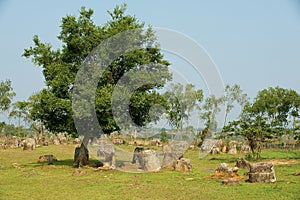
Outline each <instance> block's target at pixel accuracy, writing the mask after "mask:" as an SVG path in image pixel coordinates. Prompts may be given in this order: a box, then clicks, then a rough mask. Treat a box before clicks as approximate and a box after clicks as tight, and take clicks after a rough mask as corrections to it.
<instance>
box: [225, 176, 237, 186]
mask: <svg viewBox="0 0 300 200" xmlns="http://www.w3.org/2000/svg"><path fill="white" fill-rule="evenodd" d="M222 184H223V185H238V184H239V181H238V180H237V179H236V178H229V179H228V180H223V181H222Z"/></svg>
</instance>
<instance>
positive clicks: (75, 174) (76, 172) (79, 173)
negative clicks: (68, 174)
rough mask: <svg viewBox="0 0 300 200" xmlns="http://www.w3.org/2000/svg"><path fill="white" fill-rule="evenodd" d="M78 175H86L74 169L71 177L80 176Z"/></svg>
mask: <svg viewBox="0 0 300 200" xmlns="http://www.w3.org/2000/svg"><path fill="white" fill-rule="evenodd" d="M80 175H86V172H85V171H82V170H80V169H76V170H75V171H74V172H73V176H80Z"/></svg>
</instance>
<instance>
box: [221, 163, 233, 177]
mask: <svg viewBox="0 0 300 200" xmlns="http://www.w3.org/2000/svg"><path fill="white" fill-rule="evenodd" d="M238 169H239V168H237V167H231V166H230V165H228V164H227V163H221V164H220V165H219V166H218V167H217V169H216V171H215V175H217V176H229V177H234V176H238V174H237V172H238Z"/></svg>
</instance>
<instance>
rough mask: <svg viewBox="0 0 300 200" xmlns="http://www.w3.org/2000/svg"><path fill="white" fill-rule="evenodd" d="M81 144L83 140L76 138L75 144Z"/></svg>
mask: <svg viewBox="0 0 300 200" xmlns="http://www.w3.org/2000/svg"><path fill="white" fill-rule="evenodd" d="M80 143H81V140H80V139H79V138H75V139H74V140H73V144H80Z"/></svg>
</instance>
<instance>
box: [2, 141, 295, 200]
mask: <svg viewBox="0 0 300 200" xmlns="http://www.w3.org/2000/svg"><path fill="white" fill-rule="evenodd" d="M73 151H74V146H73V145H59V146H55V145H51V146H47V147H41V148H37V149H36V150H34V151H23V150H21V149H11V150H0V199H122V200H125V199H256V200H259V199H272V200H275V199H300V177H299V176H293V175H292V174H293V173H295V172H299V171H300V151H299V150H298V151H291V150H265V151H263V153H262V156H263V161H267V160H272V161H273V162H277V163H278V164H276V165H275V172H276V177H277V182H276V183H267V184H253V183H248V182H246V181H245V180H241V181H240V184H239V185H237V186H225V185H222V184H221V181H222V180H221V179H212V178H211V177H210V176H211V175H213V172H214V170H215V169H216V167H217V166H218V165H219V164H220V163H221V162H227V163H230V164H231V165H234V163H235V160H236V158H238V157H239V156H241V155H226V154H221V155H214V156H212V155H209V156H206V157H205V158H201V159H199V151H198V150H189V151H188V152H186V154H185V157H187V158H190V159H191V162H192V165H193V171H192V172H190V173H180V172H174V171H170V170H161V171H160V172H156V173H125V172H121V171H117V170H115V171H102V172H101V171H96V170H95V169H94V168H91V167H86V168H83V169H82V170H83V171H85V172H86V174H85V175H79V176H74V175H73V172H74V170H75V169H74V168H73V167H72V161H73V160H72V159H73ZM42 154H54V155H55V156H56V157H57V158H58V159H59V161H58V162H55V164H54V165H47V164H43V163H37V159H38V158H39V156H40V155H42ZM286 162H287V163H291V164H286ZM244 172H246V170H240V171H239V175H241V176H242V175H243V173H244ZM245 178H246V177H245Z"/></svg>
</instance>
